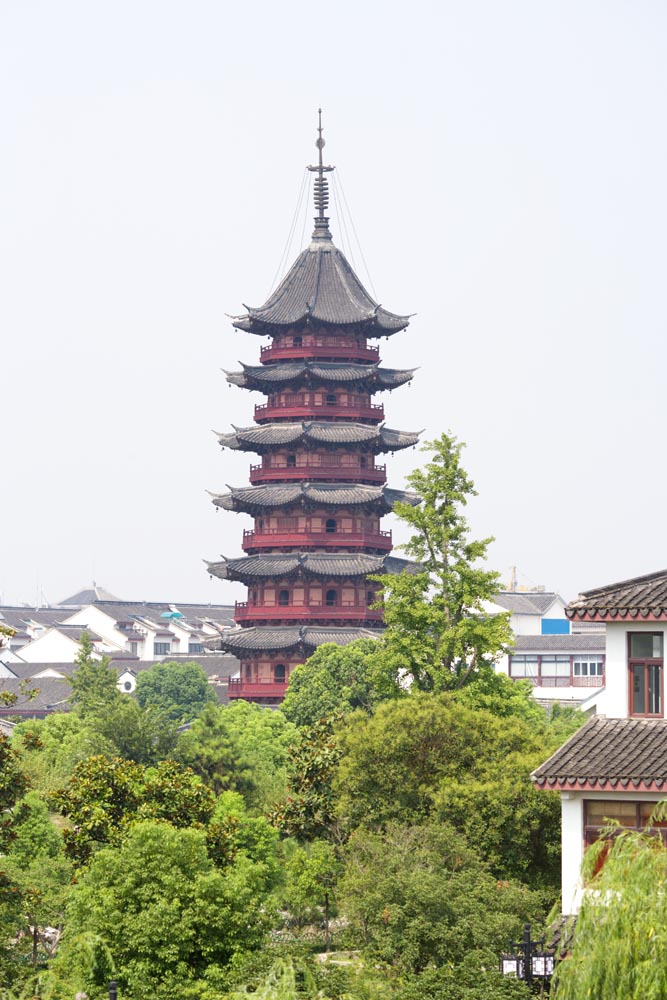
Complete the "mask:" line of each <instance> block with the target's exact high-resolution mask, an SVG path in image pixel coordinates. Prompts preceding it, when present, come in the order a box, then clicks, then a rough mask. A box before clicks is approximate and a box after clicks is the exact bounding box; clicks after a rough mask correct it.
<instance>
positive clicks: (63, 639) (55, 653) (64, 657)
mask: <svg viewBox="0 0 667 1000" xmlns="http://www.w3.org/2000/svg"><path fill="white" fill-rule="evenodd" d="M78 652H79V644H78V642H76V641H75V640H74V639H72V638H70V636H67V635H63V633H62V632H58V631H57V630H56V629H48V631H47V632H45V633H44V635H40V637H39V639H33V640H32V642H28V643H26V645H25V646H22V647H21V659H22V660H24V661H25V662H26V663H74V660H75V659H76V656H77V654H78ZM93 655H94V656H95V659H99V654H97V653H94V654H93Z"/></svg>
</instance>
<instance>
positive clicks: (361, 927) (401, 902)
mask: <svg viewBox="0 0 667 1000" xmlns="http://www.w3.org/2000/svg"><path fill="white" fill-rule="evenodd" d="M346 861H347V863H346V869H345V874H344V876H343V878H342V879H341V882H340V888H339V895H340V903H341V908H342V910H343V912H344V913H345V914H346V916H347V918H348V920H350V922H351V924H352V927H353V929H354V931H355V932H356V935H357V936H358V939H359V940H360V941H361V942H362V944H363V947H364V949H365V950H366V952H367V953H368V954H369V956H370V957H371V958H373V959H374V960H378V959H379V960H381V961H382V962H385V963H387V964H389V965H390V966H392V967H393V968H394V969H395V970H396V971H397V972H399V973H403V974H409V975H416V974H419V973H421V972H423V971H424V970H425V969H427V968H429V967H436V968H437V967H439V966H453V965H454V966H455V965H459V964H461V963H463V962H467V963H469V964H470V963H473V962H474V964H475V965H476V966H477V968H478V969H479V968H481V967H487V968H488V967H489V966H491V967H494V966H495V965H496V962H497V960H498V954H499V953H500V952H501V951H502V950H503V948H505V947H507V941H508V939H509V938H510V937H511V936H512V934H516V935H518V934H519V933H520V930H521V926H522V923H523V922H524V921H525V920H531V921H536V920H538V919H540V918H541V917H542V916H543V913H544V899H543V898H542V897H541V896H540V894H538V893H535V892H533V891H531V890H529V889H527V888H526V887H525V886H521V885H517V884H513V883H510V882H506V881H498V880H497V879H496V878H494V877H493V876H492V875H491V874H490V873H489V871H488V869H487V867H486V865H485V864H484V862H483V861H481V860H480V858H479V856H478V855H477V853H476V852H475V851H474V850H472V848H470V847H469V846H468V844H467V843H466V841H465V839H464V838H463V837H462V836H461V835H460V834H459V833H457V832H456V831H455V830H453V829H452V827H450V826H447V825H442V824H437V825H436V824H432V823H431V824H423V825H419V826H410V825H406V824H400V823H389V824H388V825H387V827H386V829H385V830H384V831H383V832H381V833H372V832H369V831H368V830H364V829H363V828H360V829H358V830H356V831H355V833H354V834H353V835H352V837H351V838H350V842H349V844H348V847H347V850H346Z"/></svg>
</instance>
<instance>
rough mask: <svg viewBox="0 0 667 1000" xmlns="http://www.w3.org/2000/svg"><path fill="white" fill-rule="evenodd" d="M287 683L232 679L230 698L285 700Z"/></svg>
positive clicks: (229, 687)
mask: <svg viewBox="0 0 667 1000" xmlns="http://www.w3.org/2000/svg"><path fill="white" fill-rule="evenodd" d="M286 691H287V681H286V680H285V681H244V680H239V679H237V678H231V677H230V679H229V681H228V685H227V697H228V698H230V699H231V698H247V699H248V700H249V701H250V700H253V701H254V700H255V699H256V698H281V699H282V698H284V697H285V692H286Z"/></svg>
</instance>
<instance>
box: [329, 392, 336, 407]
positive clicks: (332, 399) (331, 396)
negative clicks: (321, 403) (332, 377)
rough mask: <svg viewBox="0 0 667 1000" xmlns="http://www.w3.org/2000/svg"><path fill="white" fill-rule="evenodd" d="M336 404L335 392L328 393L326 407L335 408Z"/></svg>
mask: <svg viewBox="0 0 667 1000" xmlns="http://www.w3.org/2000/svg"><path fill="white" fill-rule="evenodd" d="M337 402H338V399H337V398H336V393H335V392H328V393H327V406H335V405H336V403H337Z"/></svg>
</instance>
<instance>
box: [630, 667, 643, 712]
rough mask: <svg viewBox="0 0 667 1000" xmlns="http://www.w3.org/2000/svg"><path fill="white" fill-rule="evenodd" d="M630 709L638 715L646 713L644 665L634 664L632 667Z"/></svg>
mask: <svg viewBox="0 0 667 1000" xmlns="http://www.w3.org/2000/svg"><path fill="white" fill-rule="evenodd" d="M632 695H633V697H632V711H633V712H635V714H638V715H645V714H646V691H645V684H644V665H643V664H641V663H638V664H635V666H633V668H632Z"/></svg>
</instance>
